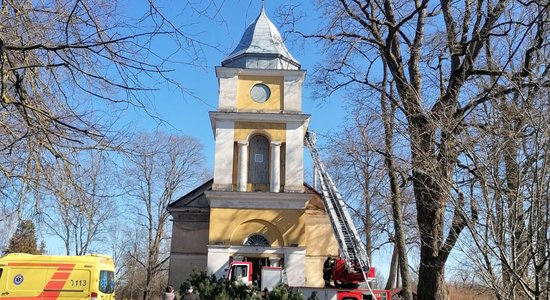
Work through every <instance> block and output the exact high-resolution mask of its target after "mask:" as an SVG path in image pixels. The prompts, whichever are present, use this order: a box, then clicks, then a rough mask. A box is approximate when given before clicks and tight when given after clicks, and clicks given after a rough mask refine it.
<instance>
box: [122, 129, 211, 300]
mask: <svg viewBox="0 0 550 300" xmlns="http://www.w3.org/2000/svg"><path fill="white" fill-rule="evenodd" d="M134 152H135V155H132V156H128V162H127V163H126V171H125V174H126V178H127V182H126V186H127V193H128V195H129V197H130V200H131V201H132V203H133V206H134V209H135V212H134V213H135V214H136V215H135V217H136V225H137V226H138V228H140V232H141V233H142V236H143V237H144V240H143V241H142V244H143V245H146V249H145V251H146V255H145V256H144V257H143V258H140V257H134V259H135V260H136V261H137V262H138V263H139V264H140V265H141V266H142V267H143V268H144V270H145V274H146V278H145V286H144V291H143V299H144V300H145V299H149V298H150V297H151V292H152V289H151V287H152V283H153V282H154V280H155V277H156V276H157V275H158V274H160V273H161V272H162V271H163V270H164V269H165V268H166V265H165V263H166V261H167V260H168V258H169V256H168V254H167V253H166V252H167V244H166V242H167V240H168V239H169V234H168V232H167V226H168V218H169V213H168V211H167V210H166V206H168V204H169V203H170V202H172V201H174V200H176V197H178V196H180V195H181V193H182V192H183V190H184V189H185V188H189V187H192V186H194V185H196V184H197V183H198V182H200V181H201V180H203V179H204V175H205V173H204V166H203V164H204V156H203V153H202V145H201V144H200V143H199V142H198V141H197V140H196V139H194V138H192V137H189V136H167V135H164V134H162V133H159V132H156V133H153V134H142V135H140V136H139V137H138V138H137V140H136V142H135V148H134Z"/></svg>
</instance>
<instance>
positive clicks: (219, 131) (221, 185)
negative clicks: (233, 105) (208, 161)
mask: <svg viewBox="0 0 550 300" xmlns="http://www.w3.org/2000/svg"><path fill="white" fill-rule="evenodd" d="M234 128H235V122H233V121H217V122H216V143H215V153H214V184H213V186H212V190H214V191H231V190H232V180H233V176H232V174H233V138H234V131H235V129H234Z"/></svg>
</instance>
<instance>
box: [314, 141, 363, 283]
mask: <svg viewBox="0 0 550 300" xmlns="http://www.w3.org/2000/svg"><path fill="white" fill-rule="evenodd" d="M304 143H305V145H306V146H307V147H308V149H309V152H310V154H311V157H312V159H313V165H314V167H315V169H316V175H317V177H318V181H319V185H320V191H321V195H322V198H323V202H324V205H325V208H326V210H327V213H328V216H329V219H330V222H331V224H332V228H333V230H334V233H335V235H336V239H337V241H338V245H339V248H340V257H341V258H342V259H341V260H339V261H337V262H336V265H335V266H334V268H335V269H334V270H333V280H334V282H335V284H336V282H340V283H343V284H344V285H345V284H358V283H360V282H364V283H365V284H366V288H367V289H368V290H370V291H371V293H372V289H371V286H370V283H371V282H372V277H369V273H370V271H371V266H370V263H369V259H368V256H367V253H366V251H365V248H364V247H363V243H362V242H361V240H360V238H359V234H358V233H357V229H356V228H355V225H354V224H353V220H352V219H351V216H350V214H349V212H348V210H347V207H346V204H345V203H344V200H343V199H342V196H341V195H340V192H339V191H338V189H337V188H336V185H335V184H334V182H333V181H332V178H331V177H330V175H329V174H328V172H327V171H326V169H325V166H324V164H323V162H322V161H321V158H320V156H319V152H318V151H317V148H316V145H315V134H314V133H312V132H309V131H308V132H306V135H305V137H304ZM339 264H343V266H340V265H339ZM341 267H344V268H345V271H344V270H342V268H341ZM372 270H373V269H372Z"/></svg>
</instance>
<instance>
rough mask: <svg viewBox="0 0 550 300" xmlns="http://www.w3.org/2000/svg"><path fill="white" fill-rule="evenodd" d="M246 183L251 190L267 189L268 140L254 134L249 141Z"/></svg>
mask: <svg viewBox="0 0 550 300" xmlns="http://www.w3.org/2000/svg"><path fill="white" fill-rule="evenodd" d="M249 147H250V148H249V149H250V151H249V157H248V183H251V184H252V190H253V191H268V190H269V140H268V139H267V138H265V137H264V136H261V135H256V136H254V137H252V138H251V139H250V142H249Z"/></svg>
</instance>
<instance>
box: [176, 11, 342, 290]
mask: <svg viewBox="0 0 550 300" xmlns="http://www.w3.org/2000/svg"><path fill="white" fill-rule="evenodd" d="M305 73H306V72H305V71H304V70H301V66H300V63H299V62H298V61H297V60H296V59H295V58H294V57H293V56H292V55H291V54H290V52H289V51H288V49H287V48H286V46H285V44H284V43H283V40H282V38H281V35H280V33H279V31H278V30H277V28H276V27H275V26H274V25H273V23H272V22H271V21H270V20H269V19H268V17H267V16H266V13H265V10H264V8H263V7H262V10H261V12H260V14H259V16H258V17H257V18H256V20H255V21H254V22H253V23H252V24H250V26H249V27H248V28H247V29H246V31H245V32H244V34H243V36H242V38H241V40H240V42H239V44H238V45H237V47H236V48H235V50H233V52H231V54H229V56H228V57H227V58H225V59H224V60H223V61H222V63H221V66H220V67H216V76H217V77H218V83H219V103H218V109H217V111H213V112H210V120H211V124H212V130H213V133H214V138H215V156H214V178H213V180H211V181H209V182H207V183H205V184H203V185H202V186H201V187H198V188H197V189H195V190H194V191H192V192H191V193H189V194H187V195H186V196H184V197H182V198H181V199H179V200H177V201H176V202H174V203H172V204H171V205H170V206H169V208H168V209H169V211H170V212H171V214H172V216H173V218H174V226H173V238H172V247H171V265H170V283H172V284H175V285H179V284H180V283H181V282H182V281H183V279H184V278H176V277H180V276H185V275H187V274H188V273H189V269H190V267H189V266H191V265H193V266H195V267H196V268H197V269H199V270H201V269H206V270H207V271H208V272H209V273H212V274H216V275H217V276H218V277H221V276H224V275H225V274H226V270H227V268H228V267H229V263H230V262H231V261H232V260H238V261H242V260H246V261H251V262H252V263H253V266H254V269H255V270H260V268H261V267H262V266H280V267H283V268H284V270H285V275H286V279H287V281H288V284H289V285H291V286H322V285H323V280H322V272H321V270H322V263H323V261H324V259H325V258H326V256H327V255H328V254H332V255H336V254H337V253H338V250H337V249H338V247H337V244H336V240H335V238H334V234H333V233H332V230H331V226H330V222H329V220H328V217H327V215H326V213H325V211H324V207H323V204H322V201H321V199H320V196H319V194H318V193H316V192H315V191H314V190H313V189H312V188H311V187H309V186H307V185H305V184H304V177H303V173H304V170H303V169H304V167H303V161H304V147H303V138H304V135H305V132H306V130H307V126H308V121H309V115H307V114H304V113H303V112H302V84H303V81H304V78H305ZM178 266H179V267H178ZM182 267H183V268H184V269H185V268H186V269H187V270H185V271H182V269H181V268H182ZM178 268H180V269H178ZM304 270H305V272H304ZM186 272H187V273H186ZM178 281H179V282H178Z"/></svg>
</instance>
